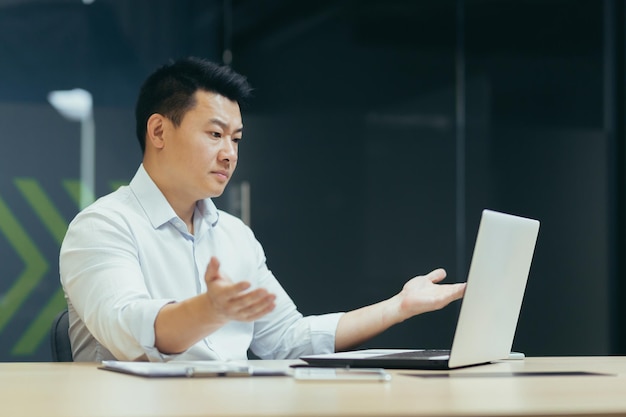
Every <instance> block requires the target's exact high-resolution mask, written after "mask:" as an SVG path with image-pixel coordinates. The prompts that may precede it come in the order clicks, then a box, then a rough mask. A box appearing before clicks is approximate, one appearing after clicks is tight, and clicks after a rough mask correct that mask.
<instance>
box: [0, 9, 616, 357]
mask: <svg viewBox="0 0 626 417" xmlns="http://www.w3.org/2000/svg"><path fill="white" fill-rule="evenodd" d="M624 17H625V16H624V1H623V0H604V1H598V0H380V1H378V0H360V1H357V0H355V1H339V0H335V1H327V0H313V1H302V0H132V1H122V0H96V1H95V2H90V3H87V4H85V3H83V2H81V1H80V0H0V135H1V148H0V149H1V151H0V261H1V262H0V361H14V360H18V361H47V360H50V350H49V345H48V331H49V326H50V322H51V320H52V318H53V317H54V315H55V314H56V313H57V312H58V311H59V310H61V309H62V308H63V306H64V300H63V296H62V292H61V291H60V285H59V278H58V250H59V247H60V242H61V240H62V239H63V235H64V233H65V229H66V227H67V224H68V223H69V221H70V220H71V219H72V218H73V217H74V215H75V214H76V213H77V212H78V210H79V207H80V199H79V194H80V193H79V190H80V179H81V178H82V177H81V172H82V171H81V170H80V159H81V146H84V145H81V143H83V142H81V141H82V135H83V134H84V131H83V130H82V129H83V128H84V126H83V123H82V122H80V121H77V120H70V119H67V118H65V117H64V116H63V115H61V114H60V113H59V112H58V111H57V110H56V109H55V108H54V107H53V106H52V105H51V104H50V102H49V101H48V99H47V97H48V94H49V93H50V92H51V91H56V90H71V89H74V88H81V89H84V90H86V91H88V92H90V94H91V96H92V99H93V120H94V121H95V190H94V194H95V196H96V197H97V196H101V195H104V194H106V193H108V192H110V191H111V190H113V189H115V188H116V187H118V186H119V185H120V184H125V183H127V182H128V181H129V180H130V179H131V178H132V176H133V174H134V172H135V170H136V169H137V166H138V165H139V163H140V161H141V154H140V151H139V147H138V145H137V144H136V139H135V137H134V116H133V111H134V100H135V97H136V93H137V91H138V88H139V86H140V83H141V81H142V80H143V78H144V77H145V76H146V75H147V74H148V73H149V72H151V71H152V70H154V69H155V68H156V67H157V66H159V65H161V64H162V63H164V62H165V61H167V60H168V59H170V58H177V57H181V56H186V55H199V56H203V57H207V58H211V59H213V60H216V61H221V62H226V63H228V64H230V65H232V66H233V67H234V68H235V69H236V70H238V71H239V72H241V73H243V74H245V75H247V77H248V78H249V80H250V82H251V83H252V84H253V86H254V87H255V90H256V92H255V98H254V100H252V102H251V103H250V105H249V106H248V107H247V108H245V109H244V123H245V136H244V141H243V142H242V144H241V148H240V163H239V168H238V172H237V174H236V175H235V177H234V178H233V183H232V186H231V188H230V189H229V191H228V192H227V193H226V194H225V195H224V196H223V197H220V198H219V199H217V204H218V206H220V207H221V208H223V209H225V210H229V211H231V212H233V213H235V214H237V215H240V214H241V213H246V214H249V216H246V217H247V221H249V222H250V223H251V226H252V228H253V230H254V231H255V233H256V236H257V238H258V239H259V240H260V241H261V243H262V244H263V245H264V247H265V250H266V254H267V257H268V264H269V267H270V268H271V269H272V270H273V271H274V273H275V275H276V276H277V277H278V279H279V280H280V281H281V282H282V284H283V285H284V287H285V288H286V289H287V291H288V292H289V293H290V294H291V296H292V298H293V299H294V300H295V301H296V303H297V304H298V305H299V307H300V309H301V311H302V312H303V313H305V314H318V313H323V312H329V311H339V310H346V309H352V308H355V307H359V306H362V305H364V304H368V303H372V302H375V301H378V300H381V299H383V298H386V297H388V296H390V295H392V294H394V293H396V292H397V291H398V290H400V288H401V287H402V285H403V283H404V282H405V281H406V280H407V279H408V278H410V277H412V276H414V275H417V274H422V273H427V272H429V271H430V270H431V269H434V268H436V267H445V268H446V269H447V271H448V275H449V278H448V280H449V281H450V282H454V281H463V280H465V275H466V273H467V270H468V266H469V261H470V259H471V250H472V247H473V241H474V239H475V236H476V231H477V227H478V221H479V218H480V213H481V210H482V209H483V208H491V209H496V210H501V211H506V212H510V213H513V214H519V215H523V216H529V217H534V218H537V219H539V220H541V222H542V225H541V230H540V235H539V240H538V244H537V249H536V252H535V258H534V264H533V267H532V269H531V273H530V278H529V282H528V286H527V293H526V297H525V300H524V304H523V307H522V314H521V317H520V321H519V325H518V330H517V335H516V339H515V343H514V349H515V350H520V351H523V352H526V353H527V354H529V355H581V354H584V355H604V354H625V353H626V307H624V306H625V305H626V303H624V302H623V299H624V297H625V296H626V285H625V282H626V271H625V265H624V258H625V255H626V253H625V249H626V247H625V245H624V237H625V231H626V229H625V225H624V220H625V216H626V211H625V207H624V195H625V191H626V189H625V183H624V180H625V175H624V162H625V161H624V157H625V153H624V150H625V149H624V140H625V138H624V122H625V120H624V99H625V96H624V77H625V76H624V47H625V45H624V23H623V21H624ZM246 190H249V197H250V198H249V203H250V204H249V206H248V205H247V201H248V199H247V197H246V196H247V195H248V194H246V193H245V191H246ZM243 194H246V195H244V198H243V199H242V195H243ZM242 204H243V206H244V207H243V209H242ZM246 207H247V208H249V212H248V211H247V210H246ZM493 296H494V297H497V296H498V295H497V294H493ZM458 307H459V303H455V304H454V305H453V306H452V307H449V308H447V309H445V310H442V311H439V312H435V313H430V314H427V315H423V316H420V317H416V318H413V319H411V320H409V321H407V322H405V323H402V324H401V325H398V326H396V327H395V328H393V329H392V330H390V331H388V332H386V333H385V334H383V335H381V336H379V337H377V338H376V339H374V340H372V341H371V342H370V343H368V346H377V347H419V346H422V347H442V346H445V345H448V344H449V343H450V341H451V339H452V335H453V332H454V326H455V320H456V317H457V315H458Z"/></svg>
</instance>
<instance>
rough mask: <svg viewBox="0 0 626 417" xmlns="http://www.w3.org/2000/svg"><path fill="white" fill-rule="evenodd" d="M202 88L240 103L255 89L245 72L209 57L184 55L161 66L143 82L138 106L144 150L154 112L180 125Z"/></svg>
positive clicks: (139, 125)
mask: <svg viewBox="0 0 626 417" xmlns="http://www.w3.org/2000/svg"><path fill="white" fill-rule="evenodd" d="M198 90H204V91H209V92H213V93H216V94H219V95H222V96H224V97H226V98H228V99H230V100H233V101H236V102H238V103H239V104H243V103H244V102H245V100H246V99H248V98H249V97H250V95H251V93H252V87H250V84H248V81H247V80H246V78H245V77H244V76H242V75H240V74H238V73H236V72H235V71H233V70H232V69H231V68H230V67H228V66H225V65H218V64H215V63H213V62H211V61H208V60H206V59H202V58H196V57H189V58H183V59H180V60H177V61H172V62H170V63H168V64H166V65H164V66H162V67H160V68H158V69H157V70H156V71H155V72H153V73H152V75H150V76H149V77H148V78H147V79H146V81H145V82H144V83H143V85H142V87H141V90H140V91H139V97H138V99H137V105H136V107H135V120H136V123H137V126H136V129H137V132H136V133H137V139H138V140H139V145H140V146H141V152H145V150H146V125H147V123H148V119H149V118H150V116H152V115H153V114H154V113H159V114H161V115H163V116H165V117H167V118H168V119H170V120H171V121H172V123H174V125H175V126H179V125H180V123H181V122H182V120H183V116H184V115H185V113H186V112H187V111H189V110H190V109H192V108H193V107H194V106H195V104H196V102H195V97H194V95H195V93H196V91H198Z"/></svg>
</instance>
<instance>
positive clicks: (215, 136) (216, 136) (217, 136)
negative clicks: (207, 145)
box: [209, 132, 222, 139]
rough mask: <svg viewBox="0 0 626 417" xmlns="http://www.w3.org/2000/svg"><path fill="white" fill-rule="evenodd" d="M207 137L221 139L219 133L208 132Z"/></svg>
mask: <svg viewBox="0 0 626 417" xmlns="http://www.w3.org/2000/svg"><path fill="white" fill-rule="evenodd" d="M209 135H211V136H212V137H214V138H218V139H219V138H221V137H222V134H221V133H220V132H209Z"/></svg>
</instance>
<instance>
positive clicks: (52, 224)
mask: <svg viewBox="0 0 626 417" xmlns="http://www.w3.org/2000/svg"><path fill="white" fill-rule="evenodd" d="M15 185H16V186H17V188H18V189H19V190H20V191H21V193H22V195H23V196H24V198H25V199H26V200H27V201H28V202H29V203H30V205H31V207H32V209H33V210H34V211H35V214H37V217H39V219H40V220H41V222H42V223H43V225H44V226H45V227H46V229H48V231H49V232H50V234H52V236H53V237H54V239H55V240H56V242H57V243H58V244H59V247H61V243H62V242H63V237H65V232H66V231H67V225H68V223H67V221H66V220H65V219H64V218H63V216H61V213H59V211H58V210H57V209H56V208H55V207H54V205H53V204H52V202H51V201H50V198H48V196H47V195H46V193H45V191H44V190H43V189H42V188H41V186H40V185H39V183H38V182H37V181H35V180H34V179H31V178H17V179H15ZM63 308H65V298H64V296H63V290H62V289H61V287H59V288H58V289H57V290H56V292H55V293H54V294H53V296H52V298H50V301H49V302H48V303H47V304H46V305H45V306H44V308H43V309H42V310H41V311H40V312H39V314H38V315H37V318H35V320H34V321H33V322H32V323H31V324H30V326H28V328H27V329H26V331H25V332H24V334H23V335H22V337H21V338H20V339H19V340H18V342H17V344H16V345H15V346H14V347H13V350H12V353H13V354H14V355H30V354H32V353H33V352H34V351H35V350H36V349H37V347H38V346H39V345H40V344H41V342H42V340H43V339H44V338H45V337H46V335H47V334H48V331H49V329H50V323H52V319H53V318H54V316H55V315H56V314H57V313H58V312H59V311H61V310H62V309H63Z"/></svg>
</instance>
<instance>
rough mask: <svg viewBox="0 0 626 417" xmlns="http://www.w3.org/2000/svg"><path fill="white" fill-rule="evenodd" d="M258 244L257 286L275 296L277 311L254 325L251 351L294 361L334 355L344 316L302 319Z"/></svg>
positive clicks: (332, 315) (331, 315) (260, 356)
mask: <svg viewBox="0 0 626 417" xmlns="http://www.w3.org/2000/svg"><path fill="white" fill-rule="evenodd" d="M255 243H256V254H257V260H258V265H257V268H258V271H259V275H258V276H259V277H260V278H259V281H258V285H259V286H260V287H263V288H266V289H267V290H268V291H269V292H271V293H273V294H275V295H276V308H275V309H274V311H272V312H271V313H269V314H268V315H266V316H264V317H263V318H261V319H259V320H257V321H256V322H255V323H254V337H253V340H252V343H251V346H250V348H251V350H252V352H254V354H255V355H257V356H258V357H259V358H261V359H295V358H298V357H300V356H302V355H308V354H318V353H331V352H334V351H335V333H336V330H337V324H338V322H339V319H340V318H341V316H342V314H344V313H331V314H324V315H319V316H307V317H303V315H302V314H301V313H300V312H299V311H298V310H297V308H296V305H295V303H294V302H293V301H292V299H291V298H290V297H289V296H288V295H287V293H286V291H285V290H284V289H283V287H282V286H281V285H280V283H279V282H278V280H277V279H276V278H275V277H274V275H273V274H272V273H271V272H270V271H269V269H268V268H267V266H266V263H265V255H264V253H263V249H262V247H261V245H260V243H258V242H257V241H256V240H255Z"/></svg>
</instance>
